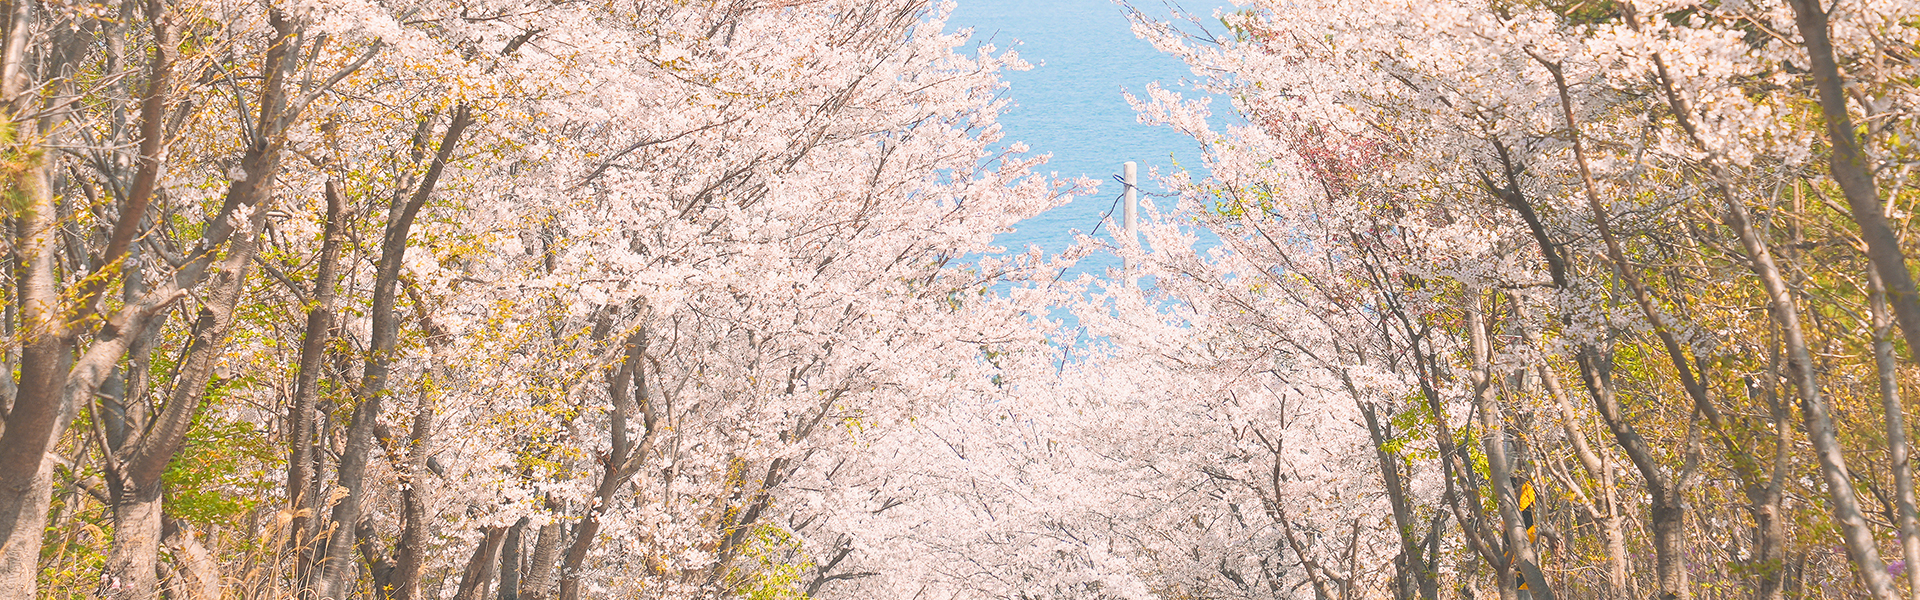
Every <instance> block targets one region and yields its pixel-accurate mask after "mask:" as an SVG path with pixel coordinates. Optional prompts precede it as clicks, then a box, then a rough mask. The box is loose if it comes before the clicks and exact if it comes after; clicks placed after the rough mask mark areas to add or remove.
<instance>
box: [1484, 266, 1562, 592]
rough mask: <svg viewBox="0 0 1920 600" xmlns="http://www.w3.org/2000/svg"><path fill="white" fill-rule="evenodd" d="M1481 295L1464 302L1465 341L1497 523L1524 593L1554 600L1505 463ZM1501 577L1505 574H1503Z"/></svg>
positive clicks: (1510, 469)
mask: <svg viewBox="0 0 1920 600" xmlns="http://www.w3.org/2000/svg"><path fill="white" fill-rule="evenodd" d="M1480 296H1481V293H1480V292H1479V291H1475V292H1474V293H1473V294H1472V296H1471V297H1470V298H1469V299H1468V300H1467V302H1469V305H1468V306H1467V307H1466V309H1467V329H1468V339H1469V341H1470V342H1471V344H1472V350H1473V363H1474V367H1473V372H1472V377H1473V379H1474V381H1473V384H1474V387H1475V388H1476V389H1475V392H1476V393H1475V400H1476V401H1477V402H1478V403H1479V411H1478V412H1479V413H1480V434H1481V435H1482V436H1484V437H1483V439H1482V443H1483V444H1484V445H1485V448H1486V453H1487V470H1488V471H1490V473H1489V474H1490V475H1491V478H1492V479H1493V481H1492V482H1490V483H1492V484H1493V497H1494V503H1495V505H1496V507H1498V508H1499V510H1500V520H1501V522H1502V523H1503V524H1504V527H1502V530H1503V531H1504V532H1505V533H1506V539H1507V554H1508V556H1509V557H1511V559H1510V560H1508V561H1507V562H1508V565H1509V566H1511V567H1512V570H1513V571H1515V572H1516V573H1517V574H1518V575H1519V576H1520V577H1521V578H1522V579H1524V580H1525V581H1526V582H1527V590H1528V591H1529V592H1530V593H1531V594H1532V596H1533V597H1535V598H1538V599H1539V600H1553V588H1552V586H1550V585H1548V583H1547V581H1546V578H1545V577H1544V576H1543V575H1542V574H1541V572H1540V566H1539V565H1540V560H1539V557H1538V555H1536V554H1535V553H1534V550H1533V541H1532V540H1531V539H1530V538H1529V537H1528V535H1527V527H1528V524H1527V523H1525V522H1523V520H1522V519H1521V516H1520V508H1519V501H1520V497H1519V490H1517V489H1515V488H1514V486H1513V485H1512V481H1513V466H1512V465H1511V464H1509V463H1508V462H1507V441H1506V432H1507V429H1506V423H1505V422H1504V420H1503V419H1502V418H1501V416H1500V415H1501V410H1500V404H1499V402H1497V401H1496V399H1495V397H1494V396H1495V392H1496V391H1495V390H1494V389H1493V378H1494V374H1493V365H1492V354H1493V347H1492V344H1491V343H1490V341H1489V340H1488V339H1487V335H1488V333H1489V332H1488V331H1487V328H1488V327H1489V325H1488V323H1487V320H1486V314H1485V312H1484V311H1482V309H1481V299H1480ZM1503 575H1504V573H1503ZM1501 579H1502V580H1503V581H1502V582H1501V583H1502V584H1503V585H1502V586H1501V587H1502V588H1503V589H1504V588H1507V587H1510V586H1512V583H1511V581H1512V579H1511V578H1509V577H1504V576H1503V577H1501Z"/></svg>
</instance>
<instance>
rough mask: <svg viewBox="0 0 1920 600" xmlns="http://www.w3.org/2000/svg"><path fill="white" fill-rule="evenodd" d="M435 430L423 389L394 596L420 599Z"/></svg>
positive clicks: (403, 496)
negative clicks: (429, 456)
mask: <svg viewBox="0 0 1920 600" xmlns="http://www.w3.org/2000/svg"><path fill="white" fill-rule="evenodd" d="M432 433H433V405H432V404H431V402H430V401H429V400H428V399H427V398H426V395H425V394H424V393H423V394H422V397H421V400H420V407H419V410H418V411H417V412H415V413H414V416H413V432H412V436H411V439H410V440H409V441H408V446H409V447H408V452H407V460H406V463H405V466H406V473H405V475H404V479H403V480H402V481H401V490H400V503H401V510H402V511H404V514H403V515H402V516H403V517H404V519H405V520H404V523H405V525H404V526H403V528H402V529H401V532H400V541H399V542H398V543H396V544H394V546H395V554H397V555H398V557H399V558H398V560H397V561H396V562H397V564H396V566H395V568H394V574H393V587H394V593H393V595H394V598H397V599H399V600H418V599H419V598H421V595H420V583H421V580H420V576H421V573H422V571H423V570H424V569H425V568H426V559H427V535H428V532H427V518H428V517H427V502H428V494H427V490H428V489H430V488H429V486H427V485H426V484H425V482H426V479H427V476H428V472H427V443H428V442H429V441H431V436H432Z"/></svg>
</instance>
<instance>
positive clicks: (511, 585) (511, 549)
mask: <svg viewBox="0 0 1920 600" xmlns="http://www.w3.org/2000/svg"><path fill="white" fill-rule="evenodd" d="M526 530H527V518H526V517H520V522H518V523H514V524H513V528H511V529H508V530H507V541H506V543H505V545H503V546H502V547H501V548H500V593H499V595H498V598H499V600H520V550H521V548H522V547H523V546H525V545H526V544H524V543H523V542H522V541H521V538H522V537H523V536H524V534H525V532H526Z"/></svg>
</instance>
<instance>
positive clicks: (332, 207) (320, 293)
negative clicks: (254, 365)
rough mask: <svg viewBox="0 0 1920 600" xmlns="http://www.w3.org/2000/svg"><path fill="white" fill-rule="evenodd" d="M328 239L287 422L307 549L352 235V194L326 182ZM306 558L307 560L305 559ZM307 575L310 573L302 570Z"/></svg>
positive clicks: (298, 547) (291, 488)
mask: <svg viewBox="0 0 1920 600" xmlns="http://www.w3.org/2000/svg"><path fill="white" fill-rule="evenodd" d="M326 197H327V219H326V227H325V229H326V231H325V234H324V235H325V236H326V240H325V241H324V242H322V243H321V246H320V266H319V273H318V274H316V275H315V276H314V282H313V306H312V307H311V308H310V309H309V310H308V311H307V325H306V329H305V330H304V331H303V332H302V336H301V341H300V374H299V376H298V378H297V379H296V380H295V381H294V385H293V406H292V407H291V408H289V409H288V418H287V422H288V427H287V446H288V448H287V507H288V510H290V511H292V512H293V520H292V522H291V523H289V528H288V532H287V543H288V547H289V548H291V549H292V550H293V552H295V553H303V552H305V550H304V549H306V548H307V545H308V544H309V543H310V542H309V540H308V539H307V537H308V536H307V530H308V529H309V528H310V527H311V526H312V523H313V515H312V514H311V513H310V512H305V511H302V510H300V509H301V507H303V506H308V505H311V504H312V503H313V497H314V496H317V495H318V494H319V493H320V486H319V485H317V484H318V483H319V478H318V477H316V476H315V473H314V472H313V471H312V470H311V469H312V468H313V460H314V443H315V441H314V424H315V417H316V415H315V414H314V403H315V396H317V395H318V394H319V385H320V363H321V361H322V360H324V359H325V358H326V350H327V342H328V341H330V340H331V339H332V331H333V304H334V290H333V288H334V286H335V285H336V283H337V282H338V280H339V269H338V265H339V262H340V246H341V243H342V242H344V241H345V238H346V233H345V229H346V199H345V198H344V197H342V195H341V192H340V186H339V183H338V182H336V181H334V180H331V179H330V180H328V181H327V184H326ZM301 562H304V561H301ZM301 575H302V576H304V575H305V573H304V572H303V573H301Z"/></svg>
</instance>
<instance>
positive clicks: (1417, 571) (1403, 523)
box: [1343, 374, 1440, 600]
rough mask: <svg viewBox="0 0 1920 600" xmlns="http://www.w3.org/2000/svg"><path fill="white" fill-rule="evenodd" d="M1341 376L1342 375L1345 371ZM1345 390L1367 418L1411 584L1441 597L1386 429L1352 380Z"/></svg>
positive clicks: (1434, 599) (1423, 593)
mask: <svg viewBox="0 0 1920 600" xmlns="http://www.w3.org/2000/svg"><path fill="white" fill-rule="evenodd" d="M1343 379H1345V377H1344V374H1343ZM1347 391H1348V393H1349V394H1351V395H1352V396H1353V399H1354V401H1355V402H1359V403H1360V415H1361V416H1363V417H1365V418H1366V424H1367V434H1368V435H1369V437H1371V438H1372V440H1373V454H1374V460H1375V461H1376V462H1378V463H1379V465H1380V474H1381V477H1382V478H1384V479H1385V481H1386V484H1387V501H1388V503H1389V504H1390V505H1392V507H1393V528H1394V529H1395V530H1396V531H1397V532H1399V540H1400V553H1401V555H1402V557H1403V561H1404V565H1405V566H1404V568H1405V569H1406V572H1407V574H1408V575H1409V577H1410V578H1412V579H1413V583H1414V587H1415V589H1418V590H1419V592H1420V597H1421V598H1425V599H1426V600H1437V599H1438V598H1439V597H1440V586H1439V584H1438V582H1436V581H1435V580H1434V576H1435V573H1432V572H1430V571H1429V570H1428V569H1427V562H1426V560H1425V557H1423V556H1422V552H1421V548H1420V540H1418V539H1415V537H1414V534H1413V528H1414V527H1415V526H1416V524H1417V523H1416V522H1415V520H1414V516H1413V503H1412V502H1411V501H1410V500H1409V496H1408V494H1407V490H1406V483H1405V481H1403V480H1402V478H1401V476H1400V459H1399V457H1397V456H1394V455H1393V454H1392V453H1390V452H1387V447H1386V443H1387V439H1386V430H1385V429H1384V428H1382V427H1381V426H1380V419H1379V417H1378V416H1377V415H1375V414H1374V413H1375V412H1376V411H1375V410H1374V407H1373V405H1372V404H1368V403H1365V402H1360V394H1359V391H1358V390H1355V389H1354V388H1353V385H1352V383H1351V381H1348V382H1347Z"/></svg>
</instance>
